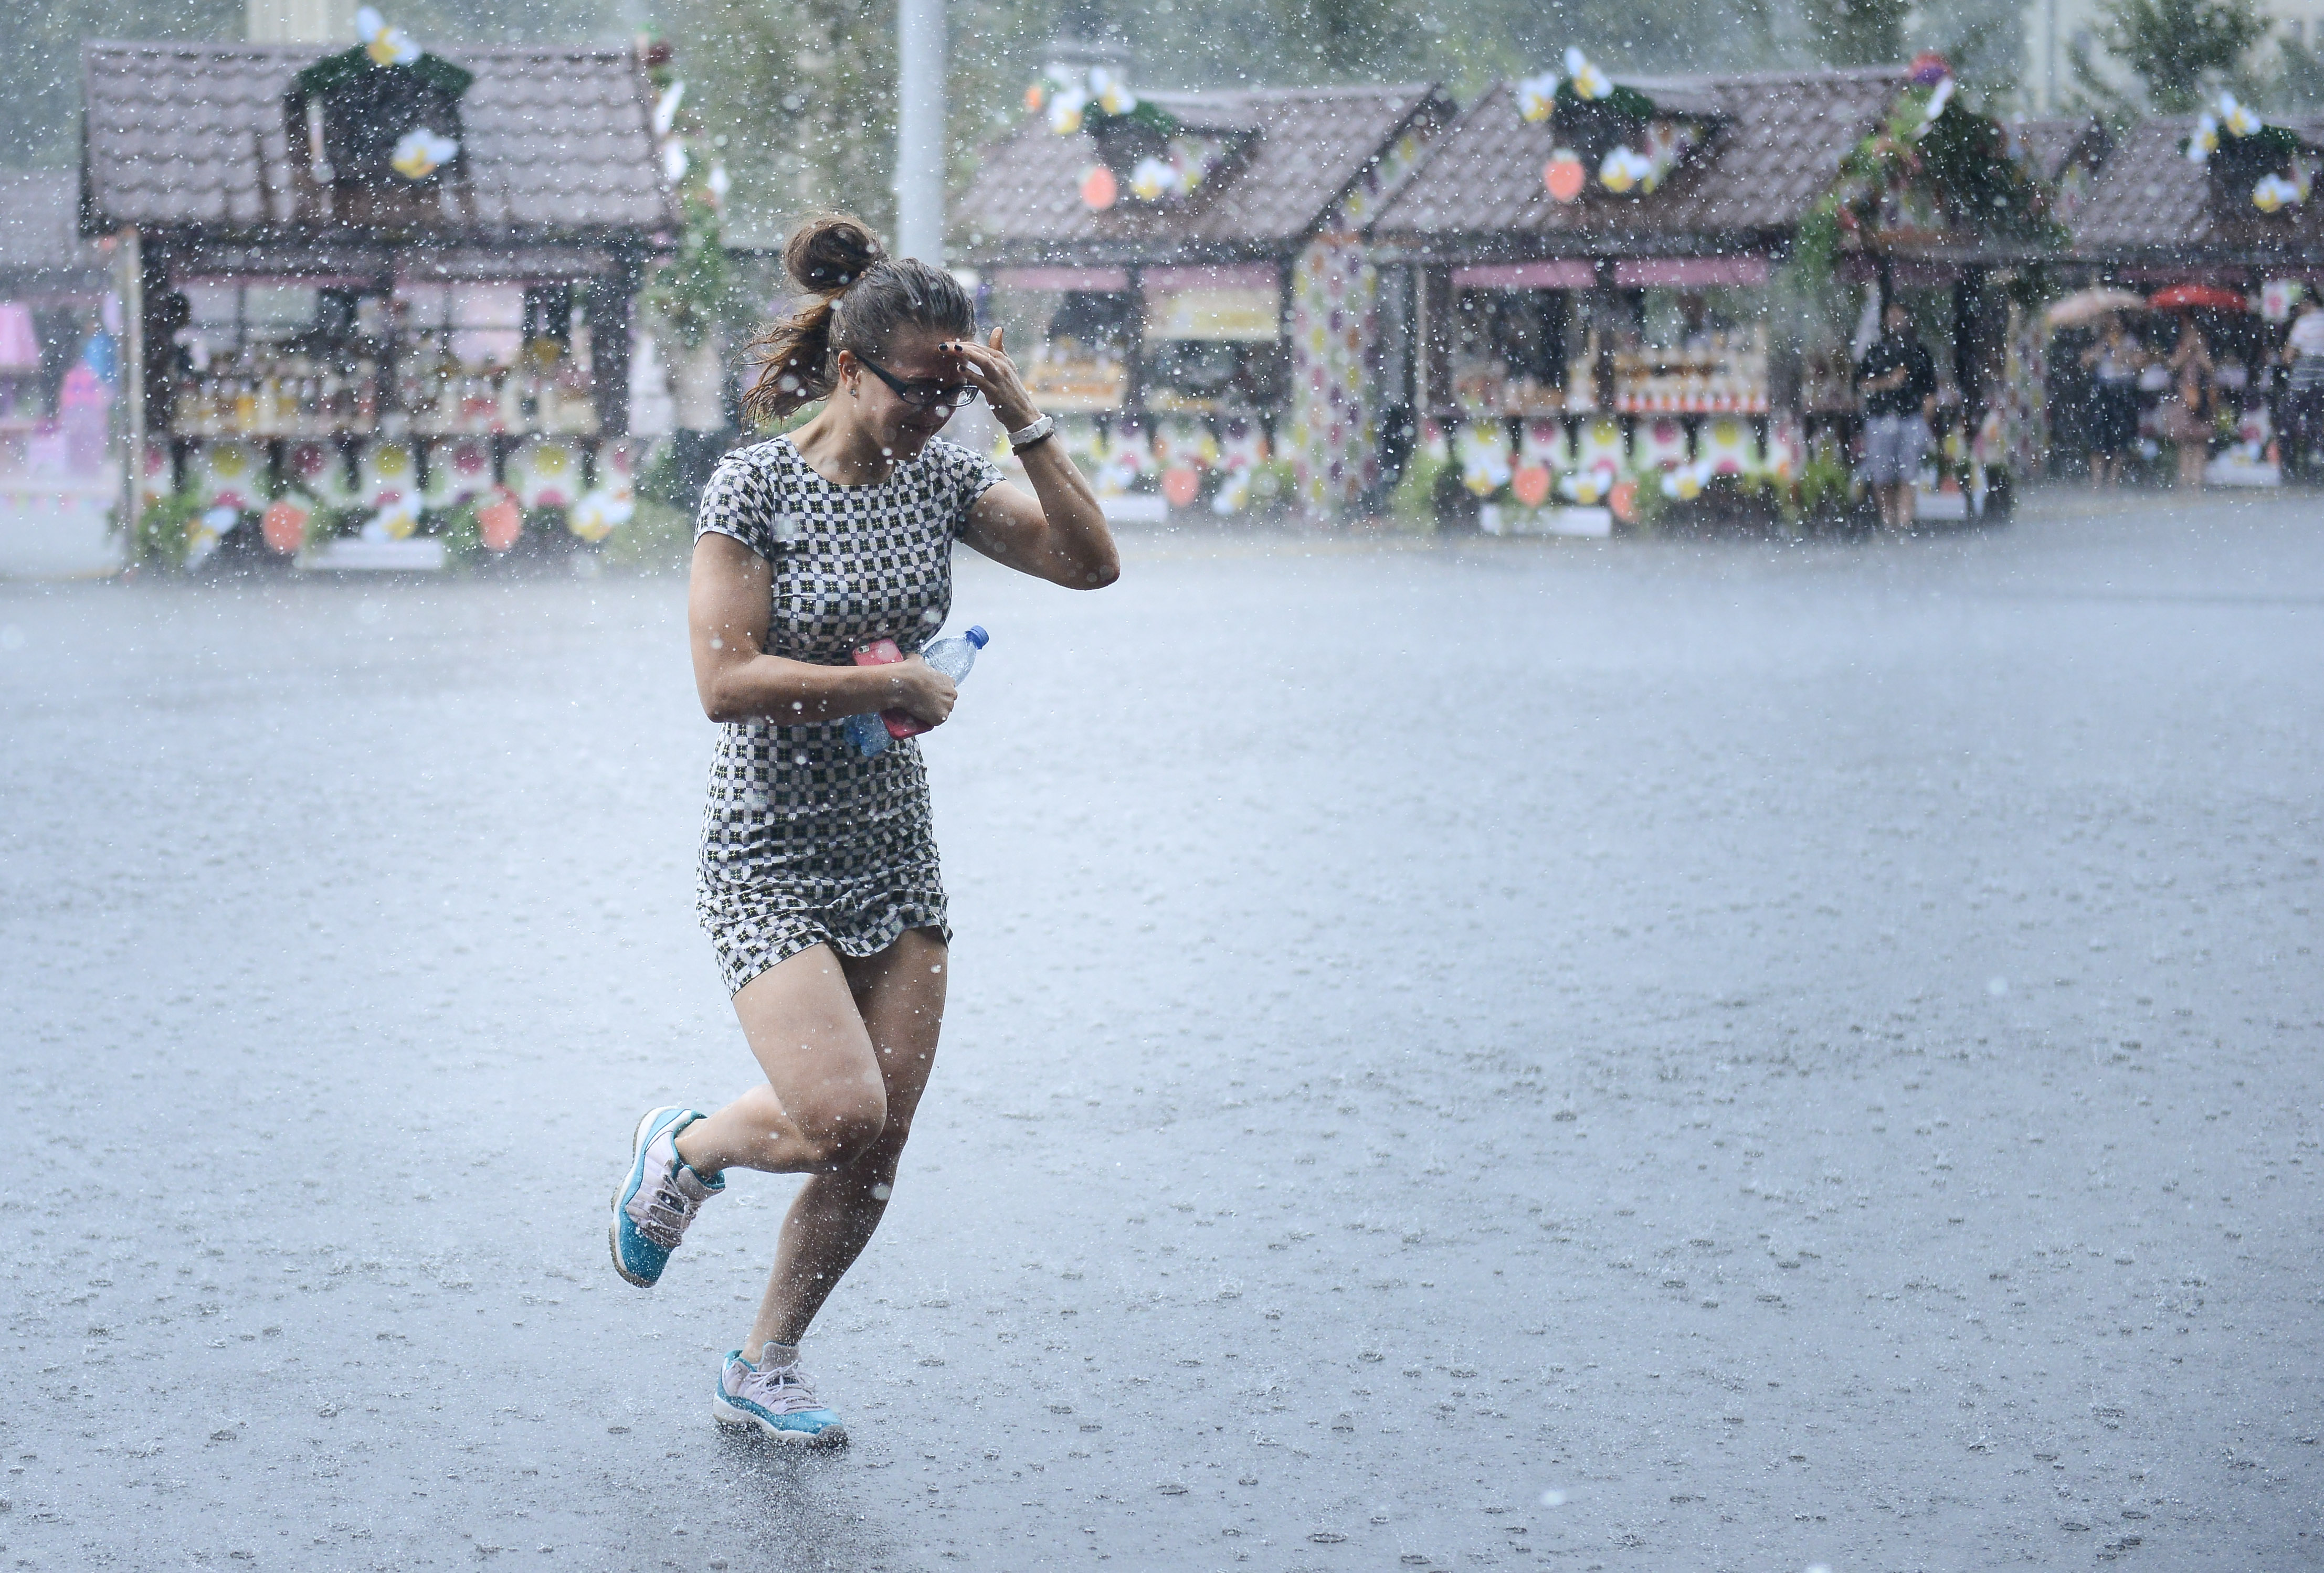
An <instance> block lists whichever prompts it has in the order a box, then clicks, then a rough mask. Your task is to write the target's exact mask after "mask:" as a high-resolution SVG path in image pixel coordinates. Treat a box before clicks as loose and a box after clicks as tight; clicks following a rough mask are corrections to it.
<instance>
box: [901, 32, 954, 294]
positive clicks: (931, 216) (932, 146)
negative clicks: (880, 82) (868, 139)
mask: <svg viewBox="0 0 2324 1573" xmlns="http://www.w3.org/2000/svg"><path fill="white" fill-rule="evenodd" d="M896 64H897V78H898V80H897V88H898V97H899V99H900V100H901V106H900V111H899V114H898V115H897V122H896V253H897V254H898V255H899V256H906V257H918V258H919V259H920V260H921V261H922V262H928V263H931V264H933V265H935V266H936V267H942V266H943V265H944V232H945V211H944V187H945V180H944V177H945V10H944V0H896Z"/></svg>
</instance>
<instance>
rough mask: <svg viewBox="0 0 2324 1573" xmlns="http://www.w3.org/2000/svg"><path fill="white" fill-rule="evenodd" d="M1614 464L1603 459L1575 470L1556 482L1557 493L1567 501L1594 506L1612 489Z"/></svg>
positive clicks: (1610, 493) (1606, 496)
mask: <svg viewBox="0 0 2324 1573" xmlns="http://www.w3.org/2000/svg"><path fill="white" fill-rule="evenodd" d="M1614 478H1615V469H1614V466H1613V465H1611V464H1609V463H1607V462H1605V461H1603V460H1601V461H1600V462H1599V463H1597V464H1594V465H1591V466H1590V467H1589V468H1588V469H1586V470H1575V471H1573V472H1572V473H1571V474H1567V475H1565V476H1563V478H1561V479H1560V480H1559V481H1558V483H1557V491H1558V494H1559V495H1560V496H1562V497H1563V498H1564V499H1565V500H1566V501H1568V502H1579V503H1580V504H1582V507H1584V508H1595V507H1596V506H1597V505H1598V504H1599V503H1600V502H1603V501H1605V500H1606V499H1607V498H1608V497H1609V496H1610V495H1612V493H1613V491H1614Z"/></svg>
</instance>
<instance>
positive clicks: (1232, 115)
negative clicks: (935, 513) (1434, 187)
mask: <svg viewBox="0 0 2324 1573" xmlns="http://www.w3.org/2000/svg"><path fill="white" fill-rule="evenodd" d="M1056 60H1057V63H1056V64H1053V65H1052V66H1051V67H1050V68H1049V69H1048V70H1047V72H1046V73H1045V75H1044V78H1043V80H1042V81H1041V82H1040V83H1038V84H1037V85H1036V86H1035V87H1033V88H1032V89H1031V90H1030V91H1028V97H1027V112H1026V117H1025V119H1024V120H1023V122H1022V123H1020V124H1019V126H1018V127H1017V128H1016V129H1015V130H1014V131H1013V132H1011V133H1010V134H1009V135H1008V136H1007V137H1005V138H1004V139H1002V140H1001V142H1000V143H998V144H996V145H995V146H994V147H992V148H991V149H989V150H988V151H987V153H986V156H985V159H984V161H983V167H982V174H980V175H979V177H978V178H977V179H976V180H975V182H974V183H973V184H972V185H971V187H970V188H969V189H968V191H967V192H966V193H965V194H964V196H963V197H962V198H960V200H959V201H958V202H957V203H956V204H955V205H954V212H953V230H954V234H953V242H952V246H953V257H954V261H955V262H959V263H963V264H965V265H967V266H970V267H973V268H975V269H977V270H978V271H980V273H981V275H982V281H983V284H984V287H985V292H986V299H985V300H984V302H983V305H984V309H985V311H986V312H987V314H988V315H989V316H990V317H991V318H992V319H993V320H995V321H998V322H1000V323H1001V324H1002V325H1003V326H1005V327H1007V328H1008V330H1009V334H1010V345H1011V346H1012V348H1015V349H1017V351H1018V354H1019V361H1020V363H1023V364H1024V366H1025V368H1026V373H1027V377H1028V384H1029V386H1030V388H1031V391H1032V392H1033V395H1034V398H1035V400H1036V401H1037V402H1038V403H1039V404H1040V406H1041V408H1042V409H1045V410H1047V411H1049V412H1051V413H1053V414H1055V415H1056V416H1057V417H1058V419H1059V421H1060V424H1061V425H1062V426H1063V427H1064V428H1065V436H1066V441H1067V442H1068V444H1069V445H1070V446H1071V448H1072V451H1073V452H1074V455H1075V456H1076V458H1077V459H1078V460H1079V461H1080V462H1081V463H1082V464H1083V465H1084V467H1085V468H1086V469H1088V470H1089V471H1090V473H1091V474H1092V475H1093V478H1094V481H1095V484H1096V486H1097V489H1098V491H1099V493H1100V495H1101V497H1102V499H1103V500H1104V501H1105V502H1106V505H1107V507H1108V510H1109V511H1110V512H1111V513H1113V514H1114V515H1115V516H1116V517H1135V516H1139V515H1143V516H1145V517H1149V518H1160V517H1163V516H1164V515H1165V513H1166V512H1167V511H1168V510H1170V509H1207V510H1209V511H1213V512H1215V513H1217V514H1221V515H1228V514H1234V513H1238V512H1240V511H1245V510H1248V509H1251V508H1254V507H1258V506H1261V505H1263V504H1265V503H1267V502H1268V501H1269V500H1274V501H1279V502H1281V503H1284V504H1288V503H1290V502H1292V501H1295V500H1296V502H1297V503H1298V504H1299V505H1300V506H1302V507H1303V508H1304V509H1305V511H1308V512H1310V513H1311V514H1314V515H1316V516H1318V517H1323V518H1332V517H1337V516H1341V515H1344V514H1348V513H1351V512H1353V511H1359V510H1360V509H1361V508H1362V507H1363V506H1364V505H1365V504H1366V502H1367V501H1368V500H1369V499H1374V498H1376V497H1377V495H1378V493H1379V489H1380V487H1381V484H1382V481H1383V476H1384V474H1386V464H1387V463H1388V462H1390V461H1392V458H1393V448H1394V445H1395V443H1396V442H1397V432H1398V430H1400V429H1402V428H1401V424H1400V422H1401V418H1402V416H1403V414H1404V406H1403V404H1402V403H1401V402H1400V401H1399V395H1398V393H1397V390H1396V389H1394V388H1393V387H1390V386H1388V385H1386V384H1385V383H1384V382H1383V381H1382V380H1381V379H1380V377H1379V375H1378V374H1377V372H1378V368H1379V365H1380V364H1381V363H1382V360H1383V356H1384V355H1386V356H1387V358H1388V359H1390V360H1396V359H1398V358H1399V356H1398V354H1397V347H1396V346H1397V333H1398V331H1399V323H1400V321H1401V320H1402V318H1401V317H1399V315H1398V314H1399V312H1404V311H1406V307H1405V305H1404V302H1403V301H1402V299H1401V298H1398V297H1396V296H1394V295H1393V292H1392V291H1390V292H1388V293H1387V294H1384V293H1383V291H1382V290H1381V287H1380V280H1379V276H1378V274H1377V272H1376V271H1375V270H1374V269H1373V268H1372V267H1371V265H1370V258H1369V251H1368V248H1367V247H1366V246H1365V245H1364V244H1363V242H1362V241H1361V239H1360V235H1359V233H1358V232H1359V230H1360V227H1361V225H1363V224H1364V222H1366V221H1367V220H1368V219H1369V217H1370V216H1371V214H1372V213H1373V211H1374V210H1375V209H1376V208H1377V207H1378V204H1379V201H1380V200H1381V198H1382V197H1383V196H1384V195H1385V194H1386V193H1388V192H1389V191H1391V190H1393V189H1394V188H1395V187H1396V186H1397V184H1398V183H1400V182H1401V181H1402V180H1403V179H1405V178H1406V175H1407V174H1408V173H1409V171H1410V170H1411V168H1412V167H1413V165H1414V163H1415V162H1416V159H1417V157H1418V155H1419V153H1420V152H1421V150H1422V148H1423V147H1424V146H1425V143H1426V141H1427V139H1428V137H1429V136H1430V135H1431V134H1433V133H1434V131H1435V129H1436V128H1437V127H1438V126H1439V125H1440V124H1442V123H1443V121H1444V120H1446V119H1449V117H1450V115H1451V109H1452V106H1451V105H1450V104H1449V102H1448V101H1446V100H1445V99H1444V98H1443V97H1441V96H1440V95H1439V94H1438V93H1437V92H1436V91H1435V90H1434V88H1432V87H1425V86H1397V87H1318V88H1255V89H1250V90H1244V91H1236V92H1216V93H1161V92H1148V91H1146V90H1144V89H1143V88H1142V87H1133V86H1132V84H1131V80H1130V72H1129V70H1128V69H1127V67H1126V65H1125V63H1124V62H1123V61H1122V60H1120V58H1119V57H1118V56H1112V55H1109V54H1108V52H1107V51H1103V50H1102V49H1091V48H1087V47H1084V46H1077V45H1072V44H1067V45H1065V46H1062V47H1060V48H1059V49H1058V50H1057V51H1056ZM1384 346H1385V347H1384Z"/></svg>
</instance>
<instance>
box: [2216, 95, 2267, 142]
mask: <svg viewBox="0 0 2324 1573" xmlns="http://www.w3.org/2000/svg"><path fill="white" fill-rule="evenodd" d="M2219 124H2221V125H2223V126H2225V127H2226V128H2227V134H2228V135H2230V136H2255V135H2257V134H2258V133H2259V132H2260V130H2261V128H2262V127H2263V126H2264V125H2265V124H2266V122H2264V121H2263V120H2261V119H2260V117H2259V116H2258V115H2254V114H2253V113H2252V112H2251V111H2250V110H2248V109H2246V108H2245V107H2244V106H2242V105H2241V104H2238V103H2236V96H2235V95H2234V94H2233V93H2222V94H2220V95H2219Z"/></svg>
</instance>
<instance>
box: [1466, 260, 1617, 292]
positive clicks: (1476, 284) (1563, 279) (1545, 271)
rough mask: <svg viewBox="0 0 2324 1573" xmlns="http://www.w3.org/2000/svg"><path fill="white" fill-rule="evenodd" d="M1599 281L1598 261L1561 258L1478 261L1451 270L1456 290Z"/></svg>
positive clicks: (1578, 286)
mask: <svg viewBox="0 0 2324 1573" xmlns="http://www.w3.org/2000/svg"><path fill="white" fill-rule="evenodd" d="M1597 282H1598V264H1597V263H1595V262H1590V261H1587V260H1585V259H1583V258H1579V257H1563V258H1559V259H1558V260H1556V261H1554V262H1480V263H1478V264H1476V265H1475V266H1473V267H1466V268H1455V269H1453V270H1452V288H1454V289H1455V290H1587V289H1589V288H1591V286H1592V285H1594V284H1596V283H1597Z"/></svg>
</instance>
